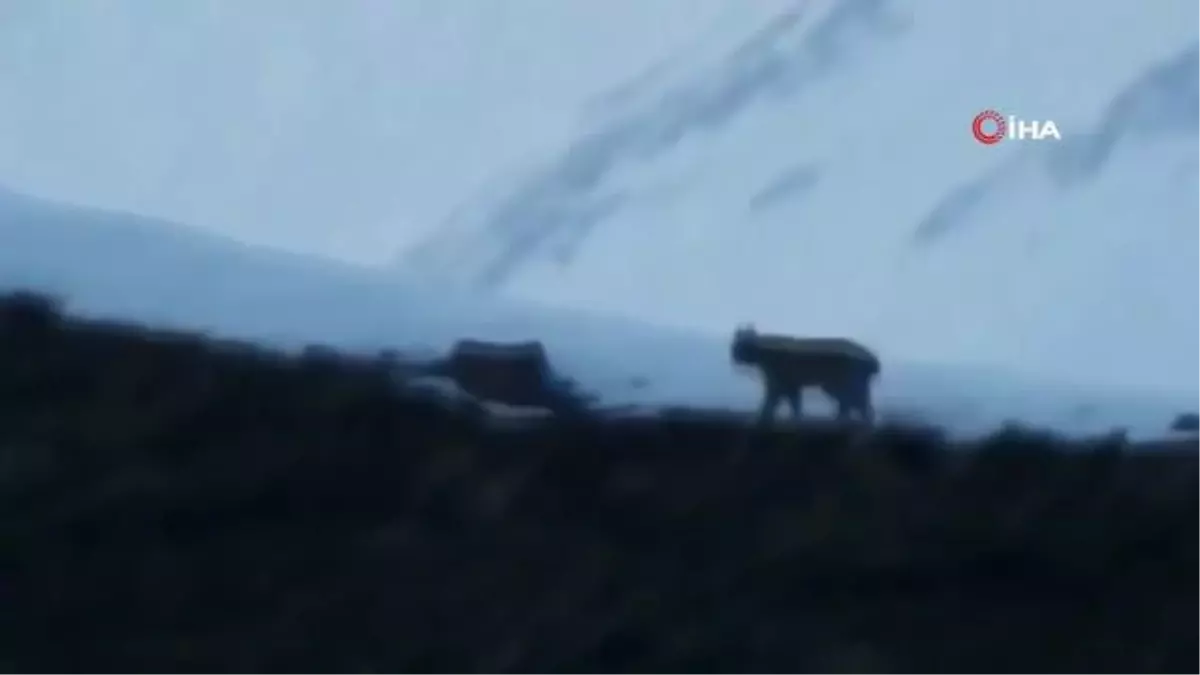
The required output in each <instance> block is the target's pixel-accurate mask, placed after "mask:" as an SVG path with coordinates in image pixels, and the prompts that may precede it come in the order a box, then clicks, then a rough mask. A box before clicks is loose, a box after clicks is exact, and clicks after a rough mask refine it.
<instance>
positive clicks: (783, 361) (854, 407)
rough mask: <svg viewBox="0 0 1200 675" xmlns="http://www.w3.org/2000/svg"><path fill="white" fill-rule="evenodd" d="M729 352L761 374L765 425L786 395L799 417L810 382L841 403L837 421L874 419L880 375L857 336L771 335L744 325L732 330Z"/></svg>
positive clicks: (877, 366)
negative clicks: (874, 387) (875, 386)
mask: <svg viewBox="0 0 1200 675" xmlns="http://www.w3.org/2000/svg"><path fill="white" fill-rule="evenodd" d="M731 356H732V359H733V362H734V363H735V364H738V365H744V366H753V367H755V368H757V369H758V370H759V371H760V372H761V373H762V377H763V402H762V409H761V410H760V413H759V422H760V423H761V424H766V423H768V422H770V420H771V419H772V418H773V417H774V415H775V410H776V408H777V407H778V406H779V403H780V401H782V400H785V399H786V400H787V402H788V404H789V406H790V407H791V409H792V415H793V417H795V418H796V419H800V418H801V417H802V414H803V410H802V408H803V400H802V395H801V393H802V391H803V389H804V388H805V387H812V386H815V387H820V388H821V389H822V390H823V391H824V392H825V393H826V394H827V395H829V396H830V397H831V398H833V399H834V400H835V401H836V402H837V409H838V418H839V419H848V418H850V416H851V414H852V413H857V414H858V415H859V417H860V418H861V419H862V420H863V421H864V422H870V421H872V420H873V418H874V409H873V407H872V405H871V381H872V380H873V379H874V377H875V376H876V375H878V374H879V370H880V368H879V359H878V358H877V357H876V356H875V354H873V353H872V352H871V351H870V350H869V349H867V348H866V347H864V346H862V345H860V344H858V343H857V342H854V341H853V340H848V339H844V338H795V337H788V336H783V335H767V334H760V333H758V332H757V331H755V329H754V328H753V327H750V326H745V327H742V328H738V329H737V331H736V332H735V333H734V336H733V346H732V349H731Z"/></svg>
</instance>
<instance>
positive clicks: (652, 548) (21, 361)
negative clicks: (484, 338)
mask: <svg viewBox="0 0 1200 675" xmlns="http://www.w3.org/2000/svg"><path fill="white" fill-rule="evenodd" d="M1197 470H1198V467H1197V453H1196V448H1195V447H1194V445H1190V444H1184V445H1183V446H1182V447H1177V448H1174V449H1173V450H1167V451H1163V450H1161V449H1160V450H1159V451H1156V452H1130V451H1129V450H1128V449H1122V447H1121V446H1120V445H1118V444H1117V442H1116V441H1113V442H1111V444H1109V445H1103V444H1096V445H1095V447H1084V446H1082V445H1078V444H1077V445H1073V446H1072V445H1068V444H1066V443H1065V442H1061V441H1057V440H1055V439H1054V438H1051V437H1046V436H1038V435H1034V434H1023V433H1019V432H1013V431H1009V432H1005V433H1002V434H998V435H997V436H995V437H994V438H992V439H990V440H988V441H987V442H985V443H982V444H981V445H979V446H978V447H973V448H971V449H962V448H958V449H955V448H950V447H947V445H946V444H944V443H943V442H942V441H940V440H939V438H938V436H937V434H935V433H932V432H929V431H921V430H901V429H891V430H880V431H877V432H876V433H874V434H873V435H871V436H866V437H864V436H863V435H862V434H856V433H855V432H853V431H852V430H839V429H832V428H827V429H814V430H808V431H801V432H797V431H794V430H793V431H790V432H782V431H781V432H777V433H774V434H766V433H759V434H755V435H753V436H751V435H750V433H749V432H748V431H747V430H746V429H744V428H739V427H737V426H735V425H731V424H727V423H722V422H719V421H705V420H704V419H695V418H693V419H678V420H671V419H664V420H630V421H624V422H621V421H608V422H600V421H588V420H574V421H570V422H560V423H558V424H556V425H552V426H546V427H543V428H541V429H534V430H524V431H505V432H500V431H487V430H486V429H485V428H483V426H481V425H480V424H479V423H478V422H477V421H472V420H471V419H467V418H456V417H455V416H454V414H453V413H451V412H447V411H445V410H443V409H441V408H439V407H438V406H437V405H436V404H434V403H427V402H422V401H421V400H416V399H406V398H403V397H402V396H401V395H400V394H399V393H397V392H396V391H395V388H394V385H393V384H392V383H391V381H390V379H389V377H388V376H387V373H386V371H385V369H384V368H383V367H382V365H380V364H375V363H367V362H352V361H350V360H348V359H345V358H338V357H336V356H335V355H331V354H328V353H325V354H313V355H311V356H310V357H309V358H306V359H300V358H297V359H288V358H284V357H283V356H279V355H273V354H271V353H269V352H265V351H257V350H253V349H249V348H245V347H239V346H236V345H221V344H219V343H216V342H213V341H206V340H204V339H202V338H200V337H193V336H186V335H171V334H166V333H152V332H148V331H144V330H141V329H137V328H131V327H120V326H113V325H107V326H106V325H102V324H96V323H85V322H82V321H74V320H69V319H66V318H64V317H63V316H61V315H60V314H58V313H57V312H55V311H53V309H52V308H51V307H47V306H45V305H43V304H42V302H41V301H40V300H38V299H37V298H31V297H15V296H13V297H7V298H6V299H4V300H2V301H0V484H2V487H0V500H2V506H0V669H3V670H10V671H22V672H34V671H89V672H97V671H121V672H127V671H135V672H136V671H156V672H162V671H199V670H203V671H206V672H208V671H218V672H231V671H238V672H246V671H250V672H255V671H282V670H286V671H289V672H295V671H301V672H305V671H310V672H311V671H330V672H333V671H336V672H351V673H354V672H396V671H410V672H421V671H455V672H462V671H467V672H471V671H492V672H495V671H524V672H528V671H542V672H545V671H607V672H611V671H641V672H662V671H721V672H728V671H752V672H763V671H823V672H829V671H833V672H872V671H874V672H882V671H887V672H911V671H920V672H963V671H967V672H970V671H989V672H1018V671H1037V672H1045V671H1050V672H1054V671H1087V672H1130V671H1133V672H1150V671H1154V672H1163V671H1178V672H1197V669H1198V668H1197V651H1198V645H1197V635H1198V634H1200V627H1198V625H1197V612H1198V601H1197V596H1198V593H1200V589H1198V588H1197V530H1198V522H1197V503H1198V502H1197V500H1198V496H1197Z"/></svg>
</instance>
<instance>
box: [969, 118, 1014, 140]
mask: <svg viewBox="0 0 1200 675" xmlns="http://www.w3.org/2000/svg"><path fill="white" fill-rule="evenodd" d="M988 122H991V126H993V127H995V128H994V129H992V130H991V131H987V130H986V129H985V128H984V127H985V125H987V124H988ZM1007 131H1008V123H1007V122H1005V121H1004V117H1003V116H1002V115H1001V114H1000V113H998V112H996V111H995V110H984V111H983V112H981V113H979V114H978V115H976V116H975V120H974V121H973V122H971V133H972V134H975V140H977V141H979V142H980V143H983V144H984V145H995V144H997V143H999V142H1000V141H1002V140H1004V134H1005V133H1006V132H1007Z"/></svg>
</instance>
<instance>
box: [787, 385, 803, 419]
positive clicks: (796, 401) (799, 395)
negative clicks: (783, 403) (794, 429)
mask: <svg viewBox="0 0 1200 675" xmlns="http://www.w3.org/2000/svg"><path fill="white" fill-rule="evenodd" d="M787 402H788V405H789V406H790V407H791V408H792V418H793V419H795V420H797V421H799V420H800V419H801V418H802V417H803V416H804V392H803V391H802V390H801V389H800V388H799V387H797V388H796V389H793V390H792V391H789V392H788V393H787Z"/></svg>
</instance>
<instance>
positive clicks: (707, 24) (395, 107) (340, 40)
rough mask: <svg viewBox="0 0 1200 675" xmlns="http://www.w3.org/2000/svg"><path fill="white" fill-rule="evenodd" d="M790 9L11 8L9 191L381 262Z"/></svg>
mask: <svg viewBox="0 0 1200 675" xmlns="http://www.w3.org/2000/svg"><path fill="white" fill-rule="evenodd" d="M794 1H795V0H756V2H754V3H752V4H747V3H745V2H742V1H741V0H688V2H685V3H681V2H679V1H678V0H606V1H605V2H561V1H560V0H519V2H518V3H517V4H516V5H514V4H513V3H510V2H506V1H500V0H483V1H482V2H481V1H480V0H436V1H434V0H405V1H403V2H392V1H390V0H364V1H362V2H329V1H328V0H255V2H252V3H247V2H243V1H242V0H204V1H203V2H165V3H163V2H156V1H155V0H72V2H69V3H54V2H45V1H44V0H4V1H3V2H0V73H3V76H2V77H0V182H4V183H5V184H7V185H10V186H12V187H14V188H16V189H20V190H22V191H23V192H26V193H31V194H38V195H43V196H46V197H51V198H56V199H63V200H66V201H72V202H78V203H87V204H96V205H101V206H104V207H107V208H114V209H120V210H129V211H134V212H137V213H142V214H146V215H153V216H157V217H162V218H167V219H173V220H179V221H182V222H195V223H200V224H202V226H204V227H208V228H216V229H217V230H218V231H219V232H221V233H223V234H226V235H229V236H232V237H234V238H237V239H240V240H243V241H248V242H253V243H261V244H267V245H271V246H275V247H279V248H288V249H291V250H295V251H302V252H307V253H316V254H319V255H326V256H331V257H338V258H342V259H348V260H354V261H362V262H380V259H381V257H382V256H390V255H391V253H392V252H393V251H395V250H396V249H397V248H398V247H401V246H404V245H406V244H407V243H409V242H410V241H411V239H412V238H414V237H417V236H420V235H423V234H425V233H426V232H427V231H428V228H429V227H431V226H433V225H435V224H436V223H437V222H439V221H440V220H441V219H442V218H443V217H445V214H446V213H447V212H448V211H449V210H450V209H451V208H452V207H453V206H454V204H455V203H457V202H458V200H459V199H460V198H461V196H462V195H464V194H468V193H470V192H471V191H473V190H475V189H478V188H480V186H484V185H488V184H490V183H491V181H492V177H494V176H496V175H498V174H504V173H507V172H508V171H510V170H511V167H513V166H514V165H521V164H522V163H523V162H526V161H528V160H530V159H534V158H536V157H537V156H538V154H539V153H541V152H543V151H548V150H550V149H551V148H553V147H554V146H555V145H556V144H558V143H560V142H562V141H563V140H565V139H568V138H570V135H571V134H572V133H573V132H574V131H575V128H576V124H577V119H576V116H577V114H578V113H579V111H580V109H581V106H582V105H583V104H584V102H585V101H588V100H590V99H592V97H594V96H598V95H600V94H602V93H603V92H606V91H608V90H609V89H611V88H613V87H616V86H618V85H619V84H621V83H622V82H624V81H625V80H626V78H628V77H629V76H630V75H631V74H634V73H639V72H642V71H643V70H645V69H646V68H647V67H648V66H649V65H650V64H655V63H659V62H663V61H666V60H668V59H669V58H670V57H672V56H674V55H680V56H682V57H683V58H685V59H687V58H690V57H689V55H690V54H692V53H693V52H695V51H696V50H697V49H701V48H703V49H709V48H711V47H712V45H722V44H726V43H728V42H730V41H733V40H736V39H738V38H739V37H740V36H741V35H742V34H744V33H745V32H748V31H750V30H751V29H752V28H753V27H754V26H755V25H756V24H757V23H758V22H759V21H760V20H762V19H763V17H766V16H770V15H771V14H773V13H775V12H777V11H780V9H781V8H784V7H787V6H788V5H789V4H791V3H792V2H794ZM614 94H615V95H614V96H612V97H610V98H612V99H613V101H614V103H615V101H616V100H619V99H620V98H621V96H620V95H619V94H620V92H614ZM600 107H601V108H603V107H604V106H603V105H601V106H600Z"/></svg>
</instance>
